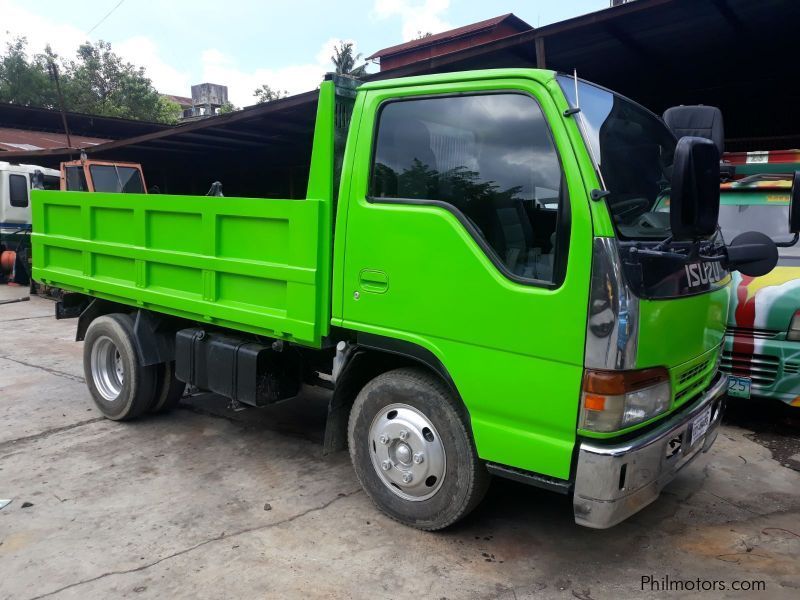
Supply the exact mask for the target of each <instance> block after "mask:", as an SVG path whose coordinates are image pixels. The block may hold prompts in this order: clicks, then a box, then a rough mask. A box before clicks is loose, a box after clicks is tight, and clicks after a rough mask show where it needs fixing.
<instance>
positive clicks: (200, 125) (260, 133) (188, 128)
mask: <svg viewBox="0 0 800 600" xmlns="http://www.w3.org/2000/svg"><path fill="white" fill-rule="evenodd" d="M318 95H319V92H318V91H317V90H314V91H311V92H306V93H303V94H297V95H295V96H290V97H288V98H283V99H280V100H274V101H272V102H267V103H265V104H257V105H255V106H251V107H248V108H244V109H242V110H240V111H236V112H232V113H228V114H224V115H218V116H215V117H209V118H207V119H202V120H199V121H193V122H190V123H185V124H183V125H178V126H176V127H169V128H164V129H161V130H159V131H152V132H148V133H144V134H142V135H136V136H133V137H128V138H126V139H120V140H114V141H110V142H107V143H105V144H100V145H97V146H91V147H87V148H85V149H84V151H85V152H86V155H87V157H88V158H90V159H107V160H108V159H111V160H120V161H132V162H138V163H141V164H142V167H143V168H144V171H145V179H146V181H147V183H148V185H153V184H155V185H158V186H159V188H160V190H161V191H162V192H167V191H169V192H170V193H205V192H206V191H207V189H208V186H209V184H210V183H211V182H213V181H215V180H219V181H222V182H223V184H224V186H225V188H224V189H225V192H226V194H228V195H231V194H252V193H254V192H253V190H256V189H258V190H261V189H262V187H263V186H261V185H257V184H256V180H257V179H258V177H260V176H261V177H263V175H264V174H265V173H268V172H269V170H270V168H271V166H273V165H274V166H277V165H280V166H281V168H290V169H295V170H296V171H297V177H296V178H295V179H296V180H297V182H298V185H301V184H302V180H303V177H304V173H305V172H306V171H307V169H308V160H309V157H310V154H311V153H310V147H311V143H312V140H313V133H314V120H315V117H316V106H317V98H318ZM0 156H2V157H3V159H4V160H7V161H10V162H25V163H31V164H38V165H41V166H45V167H53V168H58V166H59V163H60V162H62V161H64V160H69V159H71V158H77V156H78V151H77V150H76V149H72V150H70V149H65V148H55V149H48V150H39V151H28V152H22V151H20V152H4V153H2V154H0ZM255 165H258V167H259V169H258V170H254V169H253V167H254V166H255ZM306 175H307V173H306ZM302 191H303V192H304V191H305V190H302ZM297 192H298V193H299V190H297ZM262 193H263V192H262ZM275 193H279V192H278V191H276V192H275ZM280 193H284V194H291V195H293V194H294V193H295V191H294V190H285V189H282V190H280Z"/></svg>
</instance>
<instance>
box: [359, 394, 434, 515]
mask: <svg viewBox="0 0 800 600" xmlns="http://www.w3.org/2000/svg"><path fill="white" fill-rule="evenodd" d="M369 446H370V456H371V457H372V466H373V467H374V468H375V472H376V473H377V474H378V479H380V480H381V481H382V482H383V484H384V485H385V486H386V487H387V488H389V489H390V490H391V491H392V492H393V493H394V494H395V495H397V496H400V497H401V498H403V499H404V500H412V501H420V500H427V499H428V498H430V497H432V496H433V495H434V494H436V492H438V491H439V488H441V487H442V483H443V482H444V477H445V470H446V468H447V457H446V455H445V451H444V445H443V444H442V439H441V437H439V432H438V431H436V427H434V426H433V423H431V421H430V420H429V419H428V417H426V416H425V415H424V414H422V413H421V412H420V411H418V410H417V409H416V408H414V407H413V406H409V405H407V404H390V405H389V406H386V407H384V408H383V409H381V411H380V412H379V413H378V414H377V415H375V418H374V419H373V420H372V424H371V425H370V427H369Z"/></svg>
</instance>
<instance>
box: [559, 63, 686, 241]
mask: <svg viewBox="0 0 800 600" xmlns="http://www.w3.org/2000/svg"><path fill="white" fill-rule="evenodd" d="M558 81H559V84H560V85H561V89H562V90H563V91H564V95H565V96H566V97H567V101H568V102H569V104H570V106H572V107H573V108H578V107H580V112H579V113H577V115H576V118H577V119H578V121H579V124H580V126H581V130H582V132H583V135H584V137H585V139H586V143H587V145H588V146H589V151H590V153H591V155H592V159H593V161H594V163H595V168H596V169H597V171H598V173H599V176H600V179H601V182H602V184H603V187H604V188H605V189H606V190H607V191H608V192H610V195H609V196H608V197H607V202H608V206H609V209H610V211H611V216H612V218H613V220H614V223H615V225H616V227H617V231H618V232H619V234H620V235H621V237H623V238H633V239H643V238H644V239H650V238H659V239H661V238H665V237H668V236H669V235H670V223H669V209H668V208H665V207H668V206H669V203H668V202H665V201H664V200H665V199H666V197H667V196H668V195H669V185H670V179H671V176H672V162H673V156H674V153H675V145H676V140H675V136H674V135H673V134H672V132H670V130H669V129H668V128H667V126H666V125H665V124H664V122H663V121H662V120H661V119H659V118H658V117H657V116H656V115H654V114H653V113H651V112H650V111H649V110H647V109H646V108H644V107H642V106H640V105H639V104H636V103H635V102H632V101H631V100H628V99H627V98H625V97H623V96H619V95H617V94H614V93H613V92H610V91H608V90H606V89H604V88H601V87H598V86H596V85H592V84H590V83H587V82H585V81H581V80H578V84H577V97H576V86H575V79H574V78H573V77H569V76H565V75H559V76H558ZM657 208H658V209H659V210H657Z"/></svg>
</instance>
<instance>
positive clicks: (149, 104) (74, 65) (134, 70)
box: [63, 40, 180, 122]
mask: <svg viewBox="0 0 800 600" xmlns="http://www.w3.org/2000/svg"><path fill="white" fill-rule="evenodd" d="M63 89H64V96H65V102H66V104H67V105H68V107H69V109H70V110H74V111H77V112H84V113H89V114H95V115H102V116H106V117H123V118H127V119H140V120H144V121H161V122H174V121H176V120H177V115H178V114H180V107H178V105H177V104H176V103H174V102H172V101H170V100H168V99H166V98H164V97H162V96H161V95H160V94H159V93H158V91H156V89H155V88H154V87H153V84H152V82H151V81H150V79H149V78H148V77H147V75H146V74H145V70H144V68H142V67H136V66H135V65H133V64H131V63H128V62H125V61H123V60H122V59H121V58H120V57H119V56H118V55H117V54H115V53H114V51H113V50H112V49H111V44H109V43H108V42H104V41H102V40H101V41H99V42H97V43H95V44H91V43H89V42H86V43H84V44H81V46H80V47H79V48H78V52H77V55H76V60H72V61H70V62H69V63H68V64H67V68H66V73H65V77H64V83H63Z"/></svg>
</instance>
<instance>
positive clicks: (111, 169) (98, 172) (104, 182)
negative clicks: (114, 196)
mask: <svg viewBox="0 0 800 600" xmlns="http://www.w3.org/2000/svg"><path fill="white" fill-rule="evenodd" d="M89 172H90V173H91V175H92V184H93V185H94V191H95V192H115V193H124V194H143V193H144V184H143V183H142V176H141V174H140V173H139V169H134V168H133V167H120V166H118V165H90V166H89Z"/></svg>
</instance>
